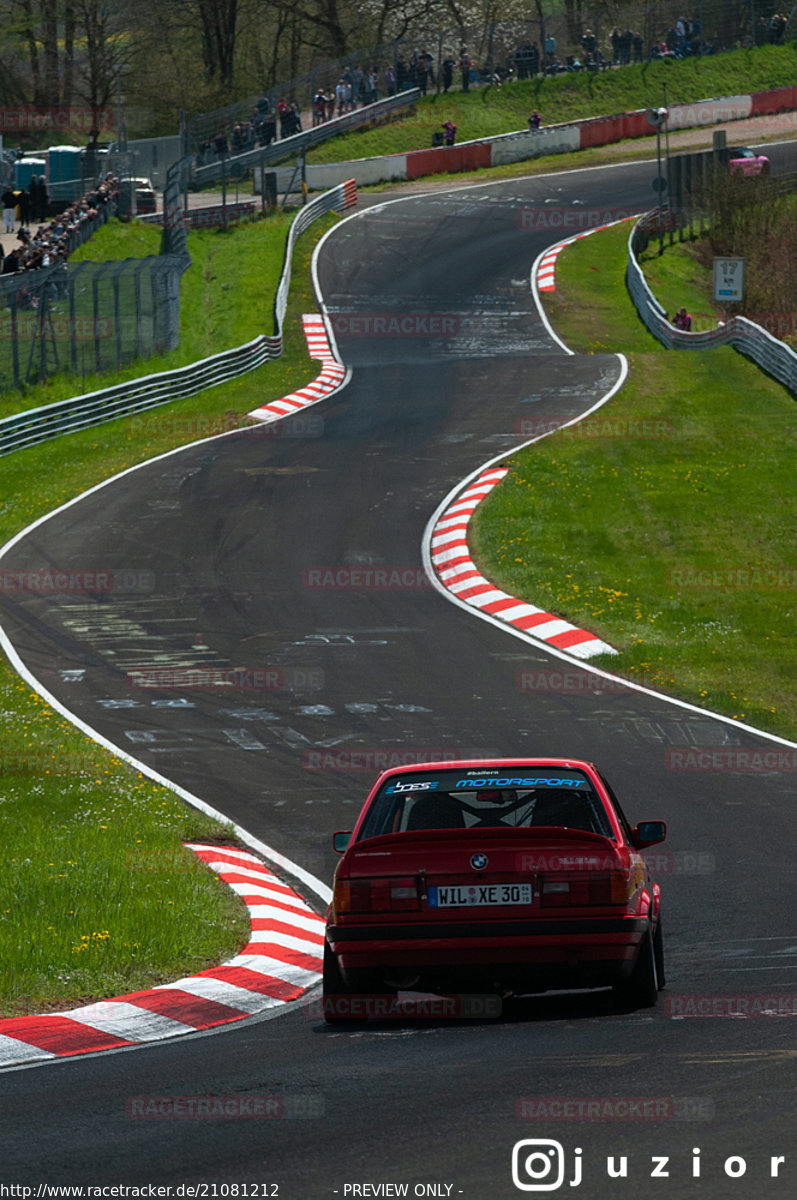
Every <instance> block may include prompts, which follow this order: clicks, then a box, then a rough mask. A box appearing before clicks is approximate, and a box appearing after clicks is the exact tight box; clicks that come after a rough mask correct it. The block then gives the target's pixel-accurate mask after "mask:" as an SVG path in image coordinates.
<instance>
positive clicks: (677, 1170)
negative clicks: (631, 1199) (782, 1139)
mask: <svg viewBox="0 0 797 1200" xmlns="http://www.w3.org/2000/svg"><path fill="white" fill-rule="evenodd" d="M664 1149H665V1147H664V1146H662V1150H664ZM601 1176H603V1177H604V1178H608V1179H631V1180H636V1181H637V1183H638V1184H640V1183H642V1181H644V1180H647V1179H670V1180H672V1181H676V1182H677V1186H681V1187H682V1186H683V1185H684V1183H686V1182H687V1181H690V1180H695V1179H699V1180H703V1179H707V1178H708V1177H709V1176H713V1177H714V1178H717V1177H719V1178H721V1179H728V1180H738V1179H742V1178H743V1177H746V1178H747V1180H749V1184H753V1185H754V1186H756V1185H758V1184H759V1183H760V1181H761V1180H763V1179H778V1180H781V1181H782V1182H783V1184H784V1195H786V1194H787V1193H786V1191H785V1186H788V1178H787V1163H786V1156H785V1155H784V1154H771V1155H768V1156H761V1155H760V1154H759V1153H758V1152H756V1153H755V1155H754V1157H752V1158H751V1159H750V1161H749V1162H748V1159H747V1158H745V1157H744V1156H743V1155H741V1154H730V1155H728V1156H727V1157H725V1158H722V1157H720V1156H719V1155H717V1154H711V1156H710V1157H709V1156H708V1155H707V1156H706V1158H705V1160H704V1157H703V1151H702V1149H701V1147H699V1146H694V1147H693V1148H692V1151H691V1154H690V1153H687V1154H686V1155H683V1154H681V1155H672V1154H667V1153H655V1154H649V1155H642V1154H636V1155H629V1154H608V1155H606V1156H603V1157H600V1156H598V1157H590V1158H585V1157H584V1154H583V1150H582V1148H581V1147H580V1146H574V1147H573V1149H572V1151H569V1150H566V1149H565V1147H564V1146H563V1145H562V1143H561V1142H558V1141H556V1139H555V1138H523V1139H522V1140H521V1141H519V1142H516V1143H515V1145H514V1146H513V1147H512V1182H513V1183H514V1185H515V1187H516V1188H517V1189H518V1190H519V1191H521V1192H537V1193H540V1192H555V1191H558V1190H559V1189H560V1188H563V1187H565V1188H577V1187H581V1186H582V1185H583V1186H584V1188H585V1194H586V1195H589V1194H590V1188H592V1187H594V1185H595V1182H596V1180H597V1179H599V1178H601ZM748 1186H749V1185H748ZM618 1194H619V1193H618ZM670 1194H672V1193H670ZM749 1194H750V1193H749V1192H748V1195H749Z"/></svg>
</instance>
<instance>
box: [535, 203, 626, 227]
mask: <svg viewBox="0 0 797 1200" xmlns="http://www.w3.org/2000/svg"><path fill="white" fill-rule="evenodd" d="M637 216H639V209H638V208H629V207H628V206H627V205H626V206H625V207H616V208H615V207H611V206H609V207H588V206H586V205H577V204H573V205H570V204H532V205H527V206H526V207H524V208H518V209H517V210H516V211H515V224H516V225H517V227H518V229H522V230H524V231H528V232H533V231H534V230H536V229H553V230H556V231H557V232H559V231H562V232H564V233H567V234H570V233H579V232H581V231H582V230H585V229H600V228H601V227H602V226H603V225H612V224H614V222H615V221H625V220H628V218H629V217H637Z"/></svg>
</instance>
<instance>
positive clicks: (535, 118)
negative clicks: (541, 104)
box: [529, 108, 542, 133]
mask: <svg viewBox="0 0 797 1200" xmlns="http://www.w3.org/2000/svg"><path fill="white" fill-rule="evenodd" d="M541 125H542V117H541V116H540V114H539V113H538V112H537V110H536V108H535V109H534V112H533V113H532V114H531V116H530V117H529V129H530V130H531V132H532V133H536V132H537V130H538V129H539V128H540V126H541Z"/></svg>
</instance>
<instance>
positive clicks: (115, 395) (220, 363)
mask: <svg viewBox="0 0 797 1200" xmlns="http://www.w3.org/2000/svg"><path fill="white" fill-rule="evenodd" d="M356 199H357V193H356V189H355V188H353V186H352V185H351V184H345V183H342V184H339V185H338V186H337V187H335V188H332V189H330V191H328V192H325V193H324V194H323V195H322V196H319V197H318V198H317V199H316V200H313V201H312V202H311V203H310V204H308V205H307V206H306V207H305V208H303V209H302V210H301V211H300V212H299V213H298V214H297V216H296V217H295V219H294V220H293V222H292V223H291V227H290V230H289V232H288V238H287V242H286V247H285V260H284V263H283V268H282V276H281V278H280V283H279V287H278V289H277V295H276V299H275V303H274V326H275V332H274V334H273V335H271V336H269V335H265V334H261V335H259V336H258V337H256V338H254V339H253V340H252V341H251V342H247V343H245V344H244V345H243V346H236V347H234V348H233V349H232V350H224V351H222V352H221V353H219V354H214V355H211V357H209V358H203V359H200V360H199V361H198V362H194V363H190V364H189V365H188V366H185V367H177V368H175V369H174V370H171V371H162V372H159V373H158V374H156V375H146V376H144V377H143V378H141V379H135V380H131V381H130V382H128V383H121V384H117V385H116V386H114V387H110V388H103V389H101V390H100V391H96V392H89V393H88V394H86V395H83V396H75V397H73V398H71V399H69V400H61V401H57V402H56V403H55V404H47V405H44V406H43V407H41V408H34V409H29V410H28V411H27V412H21V413H15V414H14V415H13V416H11V417H5V418H4V419H3V420H1V421H0V455H3V454H9V453H10V452H11V451H12V450H21V449H24V448H25V447H27V446H34V445H37V444H39V443H40V442H44V441H47V440H48V439H50V438H54V437H60V436H61V435H62V434H66V433H72V432H74V431H75V430H78V429H89V428H91V427H93V426H95V425H100V424H103V423H104V422H106V421H112V420H114V419H116V418H117V417H122V416H129V415H131V414H133V413H138V412H142V411H144V410H145V409H148V408H155V407H157V406H158V405H161V404H167V403H168V402H169V401H171V400H178V399H183V398H185V397H187V396H193V395H195V394H196V393H197V392H200V391H203V390H204V389H205V388H210V387H215V386H216V384H219V383H225V382H226V381H227V380H228V379H235V378H237V377H238V376H239V375H244V374H246V373H247V372H248V371H253V370H255V368H256V367H259V366H261V365H262V364H263V363H264V362H267V361H268V360H269V359H273V358H279V357H280V355H281V354H282V323H283V321H284V319H285V312H286V309H287V305H288V289H289V287H290V272H291V257H292V255H293V248H294V246H295V244H296V239H297V238H298V237H299V236H300V234H302V233H304V231H305V230H306V229H307V228H308V227H309V226H310V225H311V224H312V223H313V221H315V220H316V219H317V218H318V217H321V216H323V215H324V214H325V213H328V212H332V211H337V212H341V211H342V210H343V209H344V208H348V207H349V206H350V205H352V204H354V203H356Z"/></svg>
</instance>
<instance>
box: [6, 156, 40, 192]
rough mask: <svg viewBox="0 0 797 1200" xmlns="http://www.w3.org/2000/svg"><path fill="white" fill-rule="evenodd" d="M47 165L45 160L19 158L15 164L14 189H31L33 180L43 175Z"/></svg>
mask: <svg viewBox="0 0 797 1200" xmlns="http://www.w3.org/2000/svg"><path fill="white" fill-rule="evenodd" d="M46 165H47V164H46V163H45V161H44V159H43V158H18V159H17V161H16V162H15V163H14V187H16V188H27V187H30V181H31V178H32V177H33V176H34V175H35V176H36V178H37V179H38V178H39V176H40V175H43V174H44V168H45V167H46Z"/></svg>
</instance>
